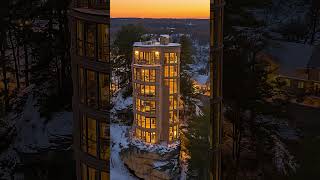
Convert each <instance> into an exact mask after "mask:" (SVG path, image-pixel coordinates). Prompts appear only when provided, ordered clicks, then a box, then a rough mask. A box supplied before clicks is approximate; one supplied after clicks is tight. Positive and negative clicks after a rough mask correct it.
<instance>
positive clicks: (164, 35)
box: [160, 34, 170, 39]
mask: <svg viewBox="0 0 320 180" xmlns="http://www.w3.org/2000/svg"><path fill="white" fill-rule="evenodd" d="M160 37H164V38H168V39H169V38H170V36H169V35H168V34H161V35H160Z"/></svg>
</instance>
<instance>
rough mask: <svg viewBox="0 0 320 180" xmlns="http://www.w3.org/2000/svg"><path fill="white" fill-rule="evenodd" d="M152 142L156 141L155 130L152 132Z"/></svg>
mask: <svg viewBox="0 0 320 180" xmlns="http://www.w3.org/2000/svg"><path fill="white" fill-rule="evenodd" d="M151 143H153V144H154V143H156V133H155V132H152V133H151Z"/></svg>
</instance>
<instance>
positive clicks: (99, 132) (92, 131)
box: [80, 114, 110, 160]
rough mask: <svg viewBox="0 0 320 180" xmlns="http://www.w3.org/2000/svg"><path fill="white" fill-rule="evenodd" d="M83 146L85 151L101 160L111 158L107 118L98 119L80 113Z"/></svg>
mask: <svg viewBox="0 0 320 180" xmlns="http://www.w3.org/2000/svg"><path fill="white" fill-rule="evenodd" d="M80 117H82V121H81V148H82V151H83V152H86V153H88V154H89V155H91V156H94V157H97V158H98V159H101V160H109V156H110V147H109V145H108V141H109V139H110V135H109V134H110V132H109V127H108V125H107V122H106V121H105V120H97V119H95V118H92V117H90V116H88V115H85V114H80Z"/></svg>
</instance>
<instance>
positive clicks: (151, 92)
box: [134, 83, 156, 97]
mask: <svg viewBox="0 0 320 180" xmlns="http://www.w3.org/2000/svg"><path fill="white" fill-rule="evenodd" d="M134 89H135V93H137V95H139V96H146V97H155V96H156V86H154V85H144V84H139V83H134Z"/></svg>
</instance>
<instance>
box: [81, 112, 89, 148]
mask: <svg viewBox="0 0 320 180" xmlns="http://www.w3.org/2000/svg"><path fill="white" fill-rule="evenodd" d="M80 117H82V119H81V132H82V135H81V149H82V151H83V152H87V147H88V146H87V139H88V138H87V137H88V136H87V118H86V116H85V115H80Z"/></svg>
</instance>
